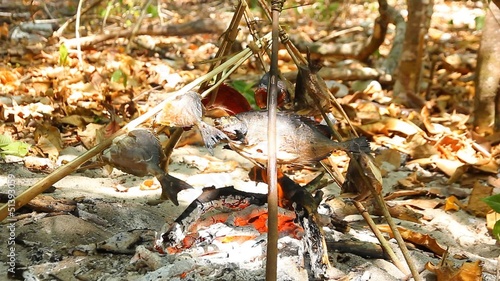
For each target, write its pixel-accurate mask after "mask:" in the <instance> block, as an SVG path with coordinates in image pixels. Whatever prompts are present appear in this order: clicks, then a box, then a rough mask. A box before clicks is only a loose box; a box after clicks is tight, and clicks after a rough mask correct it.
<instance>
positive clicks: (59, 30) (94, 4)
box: [54, 0, 102, 37]
mask: <svg viewBox="0 0 500 281" xmlns="http://www.w3.org/2000/svg"><path fill="white" fill-rule="evenodd" d="M101 2H102V1H101V0H94V2H92V3H90V5H88V6H87V7H86V8H85V9H83V10H82V12H81V13H77V14H75V15H74V16H72V17H71V18H70V19H68V20H67V21H66V22H65V23H64V24H63V25H61V27H59V29H58V30H57V31H56V32H54V36H55V37H60V36H61V35H62V33H63V32H64V30H65V29H66V27H68V25H70V24H71V23H73V22H74V21H75V20H76V17H77V15H78V14H80V15H84V14H85V13H87V12H88V11H89V10H90V9H92V8H94V7H95V6H97V5H98V4H99V3H101Z"/></svg>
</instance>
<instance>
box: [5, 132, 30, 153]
mask: <svg viewBox="0 0 500 281" xmlns="http://www.w3.org/2000/svg"><path fill="white" fill-rule="evenodd" d="M29 148H30V145H29V144H27V143H25V142H22V141H12V139H11V138H10V137H9V136H6V135H0V158H3V157H4V156H5V155H15V156H26V154H28V151H29Z"/></svg>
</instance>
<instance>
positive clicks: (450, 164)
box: [432, 157, 464, 177]
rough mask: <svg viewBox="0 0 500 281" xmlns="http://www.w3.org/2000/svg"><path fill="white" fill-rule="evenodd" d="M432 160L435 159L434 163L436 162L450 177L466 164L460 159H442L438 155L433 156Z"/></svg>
mask: <svg viewBox="0 0 500 281" xmlns="http://www.w3.org/2000/svg"><path fill="white" fill-rule="evenodd" d="M432 160H434V163H435V164H436V166H437V167H438V169H439V170H441V171H442V172H443V173H445V174H446V175H447V176H449V177H451V176H453V174H454V173H455V171H456V170H457V169H458V168H459V167H461V166H463V165H464V164H463V163H462V162H461V161H458V160H448V159H441V158H438V157H432Z"/></svg>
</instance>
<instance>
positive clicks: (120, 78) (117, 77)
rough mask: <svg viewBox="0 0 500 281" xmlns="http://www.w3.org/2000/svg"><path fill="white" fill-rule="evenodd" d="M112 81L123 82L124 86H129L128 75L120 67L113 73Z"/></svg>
mask: <svg viewBox="0 0 500 281" xmlns="http://www.w3.org/2000/svg"><path fill="white" fill-rule="evenodd" d="M111 82H115V83H123V87H127V75H125V73H123V71H121V70H120V69H117V70H115V72H113V74H112V75H111Z"/></svg>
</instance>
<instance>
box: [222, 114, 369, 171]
mask: <svg viewBox="0 0 500 281" xmlns="http://www.w3.org/2000/svg"><path fill="white" fill-rule="evenodd" d="M267 114H268V113H267V111H249V112H244V113H240V114H237V115H235V116H234V117H229V118H227V119H224V120H217V121H216V127H217V128H219V129H220V130H221V131H223V132H224V133H226V134H227V135H228V137H229V139H230V141H229V145H230V147H231V148H232V149H234V150H235V151H236V152H238V153H240V154H241V155H242V156H244V157H246V158H249V159H253V160H255V161H256V162H258V163H261V164H264V163H266V162H267V157H268V152H267V119H268V115H267ZM276 126H277V134H278V155H277V158H278V163H279V164H294V163H295V164H298V165H307V164H312V163H314V162H316V161H319V160H321V159H324V158H326V157H327V156H328V155H330V154H331V152H332V151H334V150H343V151H347V152H352V153H360V152H366V153H369V152H370V151H371V150H370V145H369V143H368V141H367V139H366V138H363V137H362V138H355V139H352V140H348V141H345V142H336V141H333V140H331V139H329V138H328V137H326V136H325V135H324V134H323V133H321V132H320V130H318V128H317V127H316V125H315V123H314V122H313V121H312V120H309V119H305V118H304V117H302V116H299V115H296V114H294V113H289V112H278V114H277V125H276Z"/></svg>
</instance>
